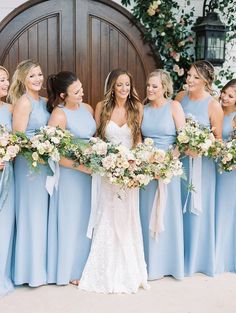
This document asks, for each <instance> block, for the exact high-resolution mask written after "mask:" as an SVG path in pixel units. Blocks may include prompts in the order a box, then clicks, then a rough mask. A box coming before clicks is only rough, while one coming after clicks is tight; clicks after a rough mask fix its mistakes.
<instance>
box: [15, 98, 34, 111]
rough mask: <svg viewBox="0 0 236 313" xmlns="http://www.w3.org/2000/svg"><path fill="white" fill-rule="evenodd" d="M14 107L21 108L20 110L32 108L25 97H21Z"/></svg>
mask: <svg viewBox="0 0 236 313" xmlns="http://www.w3.org/2000/svg"><path fill="white" fill-rule="evenodd" d="M15 107H16V108H21V109H22V110H25V109H31V108H32V106H31V103H30V100H29V98H28V97H27V96H26V95H23V96H21V97H20V98H19V99H18V100H17V101H16V104H15Z"/></svg>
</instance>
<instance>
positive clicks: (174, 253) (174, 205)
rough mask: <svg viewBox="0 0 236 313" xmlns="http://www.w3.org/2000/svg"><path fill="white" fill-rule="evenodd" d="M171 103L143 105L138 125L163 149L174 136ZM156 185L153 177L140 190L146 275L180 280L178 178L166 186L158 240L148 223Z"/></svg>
mask: <svg viewBox="0 0 236 313" xmlns="http://www.w3.org/2000/svg"><path fill="white" fill-rule="evenodd" d="M171 102H172V101H171V100H170V101H168V102H167V103H165V104H164V105H163V106H161V107H160V108H153V107H152V106H151V105H150V104H149V103H148V104H146V105H145V107H144V114H143V121H142V126H141V130H142V135H143V137H144V138H147V137H149V138H152V139H153V141H154V143H155V146H156V147H157V148H160V149H163V150H165V151H166V150H168V148H169V147H170V145H171V144H173V143H174V142H175V138H176V128H175V123H174V120H173V117H172V112H171ZM158 184H159V181H158V180H153V181H151V182H150V183H149V184H148V185H147V186H146V187H145V188H144V189H143V190H140V215H141V223H142V230H143V239H144V251H145V259H146V262H147V268H148V278H149V279H150V280H152V279H158V278H161V277H163V276H165V275H171V276H174V277H175V278H177V279H182V278H183V277H184V243H183V240H184V239H183V213H182V204H181V190H180V178H179V177H175V178H173V179H172V181H171V182H170V183H169V184H168V185H167V201H166V206H165V208H164V218H163V222H164V231H162V232H161V233H160V234H159V236H158V238H157V239H154V238H153V236H152V235H151V232H150V229H149V223H150V218H151V214H152V207H153V203H154V198H155V194H156V192H158Z"/></svg>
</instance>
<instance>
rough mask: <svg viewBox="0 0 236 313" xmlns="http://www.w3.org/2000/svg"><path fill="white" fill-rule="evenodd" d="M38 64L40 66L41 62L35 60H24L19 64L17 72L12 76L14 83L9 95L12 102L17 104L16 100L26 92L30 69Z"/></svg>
mask: <svg viewBox="0 0 236 313" xmlns="http://www.w3.org/2000/svg"><path fill="white" fill-rule="evenodd" d="M37 66H40V64H39V63H38V62H37V61H33V60H24V61H22V62H20V63H19V64H18V66H17V68H16V70H15V73H14V74H13V76H12V84H11V86H10V89H9V93H8V97H7V99H8V101H9V102H10V103H12V104H15V103H16V101H17V100H18V99H19V98H20V97H21V96H22V95H23V94H24V93H25V92H26V87H25V80H26V77H27V75H28V73H29V71H30V70H31V69H32V68H34V67H37Z"/></svg>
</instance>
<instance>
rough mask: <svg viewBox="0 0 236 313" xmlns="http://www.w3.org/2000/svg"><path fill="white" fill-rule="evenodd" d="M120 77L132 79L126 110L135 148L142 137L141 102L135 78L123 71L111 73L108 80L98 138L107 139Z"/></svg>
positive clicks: (118, 70)
mask: <svg viewBox="0 0 236 313" xmlns="http://www.w3.org/2000/svg"><path fill="white" fill-rule="evenodd" d="M120 75H127V76H128V77H129V79H130V94H129V96H128V97H127V99H126V103H125V110H126V114H127V125H128V126H129V127H130V129H131V132H132V138H133V146H135V145H136V144H137V142H138V138H139V135H140V125H139V120H140V119H139V114H140V112H139V106H140V100H139V97H138V94H137V92H136V90H135V88H134V84H133V78H132V76H131V74H130V73H129V72H127V71H124V70H122V69H115V70H113V71H111V72H110V73H109V77H108V79H106V86H105V98H104V100H103V101H102V111H101V116H100V125H99V127H98V136H99V137H101V138H102V139H105V129H106V126H107V123H108V122H109V121H110V119H111V115H112V112H113V110H114V108H115V105H116V99H115V84H116V81H117V79H118V77H119V76H120Z"/></svg>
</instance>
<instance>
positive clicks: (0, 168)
mask: <svg viewBox="0 0 236 313" xmlns="http://www.w3.org/2000/svg"><path fill="white" fill-rule="evenodd" d="M3 169H4V163H0V171H2V170H3Z"/></svg>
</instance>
